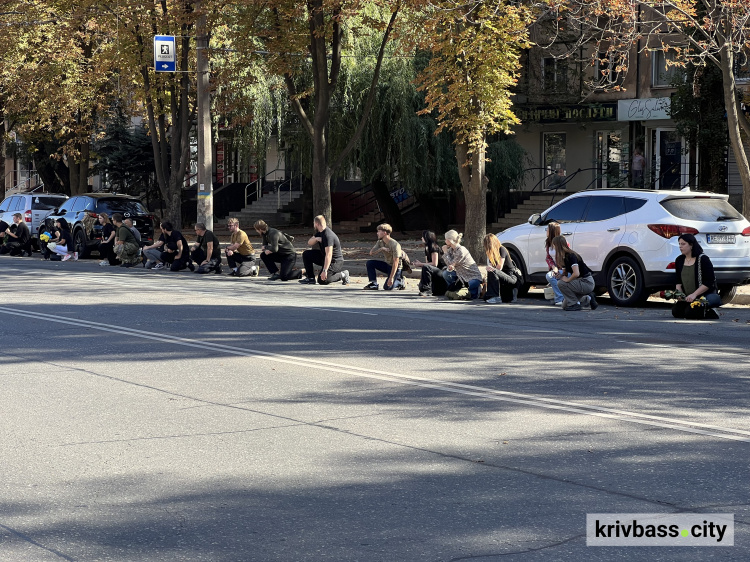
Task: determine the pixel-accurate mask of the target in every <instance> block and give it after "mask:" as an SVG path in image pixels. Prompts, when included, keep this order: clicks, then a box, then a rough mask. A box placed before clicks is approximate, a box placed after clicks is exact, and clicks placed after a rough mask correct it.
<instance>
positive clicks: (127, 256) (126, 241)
mask: <svg viewBox="0 0 750 562" xmlns="http://www.w3.org/2000/svg"><path fill="white" fill-rule="evenodd" d="M112 222H113V223H114V225H115V228H116V229H117V230H116V231H115V232H116V238H115V246H114V251H115V254H116V255H117V257H119V258H120V262H121V263H120V266H121V267H133V266H134V265H135V264H137V263H138V262H139V261H140V258H139V257H138V242H136V239H135V236H133V233H132V232H130V229H129V228H128V227H127V226H125V225H124V224H123V223H122V215H121V214H120V213H115V214H114V215H112Z"/></svg>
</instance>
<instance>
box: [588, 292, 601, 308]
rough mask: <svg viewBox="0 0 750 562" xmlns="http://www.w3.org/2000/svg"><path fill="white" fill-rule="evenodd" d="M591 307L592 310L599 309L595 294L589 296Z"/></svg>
mask: <svg viewBox="0 0 750 562" xmlns="http://www.w3.org/2000/svg"><path fill="white" fill-rule="evenodd" d="M589 306H590V307H591V310H596V309H597V308H598V307H599V303H598V302H596V296H594V293H591V294H590V295H589Z"/></svg>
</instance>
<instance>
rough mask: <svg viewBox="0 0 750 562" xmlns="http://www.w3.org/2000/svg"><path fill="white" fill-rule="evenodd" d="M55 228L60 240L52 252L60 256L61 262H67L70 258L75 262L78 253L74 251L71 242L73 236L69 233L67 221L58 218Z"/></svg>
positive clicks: (73, 245)
mask: <svg viewBox="0 0 750 562" xmlns="http://www.w3.org/2000/svg"><path fill="white" fill-rule="evenodd" d="M55 226H56V227H57V230H58V231H59V235H58V236H59V238H60V241H59V242H58V243H57V246H55V248H54V250H53V251H54V252H55V253H56V254H57V255H58V256H62V261H68V260H69V259H70V258H73V260H74V261H75V260H77V259H78V252H75V251H74V250H75V243H74V242H73V235H72V234H71V233H70V227H69V226H68V221H66V220H65V219H64V218H59V219H57V222H56V223H55Z"/></svg>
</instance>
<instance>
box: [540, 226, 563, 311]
mask: <svg viewBox="0 0 750 562" xmlns="http://www.w3.org/2000/svg"><path fill="white" fill-rule="evenodd" d="M555 236H560V223H557V222H554V221H552V222H551V223H549V224H548V225H547V239H546V240H545V241H544V248H545V250H546V252H547V255H546V257H545V260H546V261H547V267H549V271H548V272H547V281H548V282H549V284H550V286H551V287H552V291H553V292H554V294H555V306H559V305H561V304H562V302H563V294H562V293H561V292H560V289H559V287H558V286H557V273H558V269H557V263H555V254H556V252H555V249H554V248H553V247H552V239H553V238H554V237H555Z"/></svg>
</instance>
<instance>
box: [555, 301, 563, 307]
mask: <svg viewBox="0 0 750 562" xmlns="http://www.w3.org/2000/svg"><path fill="white" fill-rule="evenodd" d="M562 303H563V301H555V303H554V304H555V306H562Z"/></svg>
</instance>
